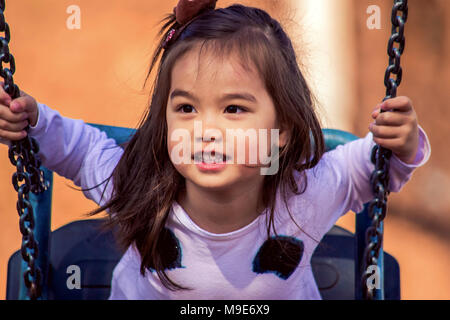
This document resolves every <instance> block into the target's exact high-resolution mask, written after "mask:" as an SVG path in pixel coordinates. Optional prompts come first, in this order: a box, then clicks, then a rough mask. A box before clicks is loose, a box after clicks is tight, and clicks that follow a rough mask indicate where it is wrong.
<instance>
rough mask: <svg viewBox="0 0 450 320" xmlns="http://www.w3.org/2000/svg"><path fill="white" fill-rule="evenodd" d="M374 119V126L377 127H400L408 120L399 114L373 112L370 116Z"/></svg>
mask: <svg viewBox="0 0 450 320" xmlns="http://www.w3.org/2000/svg"><path fill="white" fill-rule="evenodd" d="M372 118H373V119H375V124H376V125H379V126H401V125H404V124H405V123H406V122H407V121H408V119H407V118H406V117H405V114H403V113H401V112H383V113H380V112H379V111H375V112H374V113H373V114H372Z"/></svg>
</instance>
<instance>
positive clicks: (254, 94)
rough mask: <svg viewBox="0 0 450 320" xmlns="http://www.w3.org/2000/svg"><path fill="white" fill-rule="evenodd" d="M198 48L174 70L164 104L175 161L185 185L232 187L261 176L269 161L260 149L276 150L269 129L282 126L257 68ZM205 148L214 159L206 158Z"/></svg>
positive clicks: (281, 137)
mask: <svg viewBox="0 0 450 320" xmlns="http://www.w3.org/2000/svg"><path fill="white" fill-rule="evenodd" d="M199 50H200V47H199V46H197V47H195V49H192V50H190V51H189V52H187V53H186V54H184V55H183V56H182V57H181V58H179V59H178V60H177V62H176V63H175V65H174V67H173V70H172V83H171V88H170V91H169V97H168V102H167V109H166V117H167V127H168V136H167V138H168V141H167V145H168V151H169V156H170V158H171V161H172V163H173V164H174V166H175V168H176V170H177V171H178V172H179V173H180V174H181V175H182V176H184V177H185V179H186V186H187V187H188V186H189V185H191V186H192V185H195V186H197V187H200V188H208V189H215V190H233V189H230V188H238V186H239V185H242V186H245V185H246V182H247V183H248V182H250V181H254V182H255V181H259V182H261V181H262V178H263V176H262V175H261V166H264V167H269V166H270V164H267V160H262V159H264V158H263V157H262V156H261V155H259V153H260V152H263V154H264V155H265V156H269V155H270V152H271V151H272V152H274V149H273V148H274V146H273V142H272V143H271V134H272V131H271V129H278V126H277V121H276V111H275V107H274V104H273V101H272V98H271V97H270V96H269V94H268V92H267V91H266V89H265V86H264V83H263V82H262V80H261V79H260V77H259V75H258V74H257V72H256V70H255V69H253V68H252V70H255V71H252V72H249V71H247V70H245V69H244V68H243V67H242V66H241V65H240V64H239V60H237V59H236V58H231V57H230V58H226V57H224V58H223V59H220V58H217V57H215V56H214V54H212V53H209V52H208V50H206V52H205V50H203V52H202V55H201V57H200V58H199ZM211 129H212V130H211ZM238 129H240V130H238ZM260 129H263V130H262V131H260ZM227 132H228V134H229V136H228V138H227ZM263 132H265V133H266V134H262V133H263ZM249 137H253V138H256V139H254V140H250V138H249ZM285 138H286V137H285V133H284V132H279V139H277V140H272V141H275V143H276V144H277V145H278V146H283V145H284V144H285ZM272 139H274V138H273V137H272ZM231 145H232V146H231ZM256 146H257V149H255V148H256ZM278 146H277V147H278ZM261 147H263V151H261ZM229 148H232V149H229ZM271 148H272V150H271ZM213 150H214V151H215V152H214V153H212V151H213ZM202 151H204V152H203V156H205V157H204V158H202V153H201V152H202ZM205 152H206V153H212V154H213V156H214V157H215V161H212V160H211V159H206V154H205ZM222 154H223V155H224V156H223V157H222ZM252 154H253V155H252ZM194 156H195V157H198V158H196V159H198V160H196V161H195V162H194ZM255 157H256V158H255ZM223 159H225V161H227V162H228V163H224V161H223ZM201 162H204V163H201ZM214 162H215V163H216V164H214ZM220 162H222V164H220ZM196 163H199V164H196ZM205 163H206V164H205ZM217 163H218V164H217ZM238 189H239V188H238Z"/></svg>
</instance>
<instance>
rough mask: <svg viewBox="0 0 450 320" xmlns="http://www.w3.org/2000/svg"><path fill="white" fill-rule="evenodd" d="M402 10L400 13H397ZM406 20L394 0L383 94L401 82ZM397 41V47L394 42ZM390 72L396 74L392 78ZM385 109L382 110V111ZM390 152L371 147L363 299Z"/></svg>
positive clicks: (401, 0)
mask: <svg viewBox="0 0 450 320" xmlns="http://www.w3.org/2000/svg"><path fill="white" fill-rule="evenodd" d="M399 13H402V15H399ZM407 19H408V0H394V6H393V8H392V16H391V22H392V33H391V34H392V35H391V37H390V39H389V42H388V55H389V66H388V68H387V69H386V73H385V76H384V85H385V86H386V97H385V98H384V99H383V101H386V100H387V99H392V98H395V97H396V96H397V88H398V87H399V86H400V83H401V81H402V75H403V72H402V67H401V66H400V58H401V55H402V53H403V51H404V50H405V37H404V30H405V24H406V20H407ZM395 44H398V48H397V47H395V46H394V45H395ZM393 75H395V76H396V77H395V78H394V77H393ZM381 112H384V111H381ZM391 155H392V152H391V151H390V150H388V149H385V148H383V147H380V146H379V145H376V146H375V147H374V148H373V150H372V157H371V160H372V163H373V164H374V165H375V170H374V171H373V173H372V175H371V177H370V183H371V185H372V191H373V194H374V199H373V200H372V201H371V202H370V204H369V207H368V212H369V217H370V219H371V220H372V223H371V226H370V227H369V228H367V231H366V248H365V250H364V257H363V266H362V267H363V269H362V277H361V281H362V288H363V297H364V299H366V300H373V299H374V298H375V292H374V290H375V288H372V287H373V286H370V287H369V286H368V285H367V281H368V278H369V277H371V276H372V272H370V271H369V266H371V265H375V266H376V265H378V259H379V255H380V250H381V247H382V243H383V233H382V231H381V222H382V221H383V220H384V218H385V217H386V211H387V196H388V195H389V192H390V191H389V159H390V158H391Z"/></svg>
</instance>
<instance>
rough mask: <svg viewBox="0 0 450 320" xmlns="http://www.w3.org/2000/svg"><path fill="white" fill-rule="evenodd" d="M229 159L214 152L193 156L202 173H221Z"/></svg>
mask: <svg viewBox="0 0 450 320" xmlns="http://www.w3.org/2000/svg"><path fill="white" fill-rule="evenodd" d="M228 159H229V157H227V156H226V155H224V154H222V153H216V152H214V151H212V152H206V153H204V152H197V153H196V154H195V155H192V160H194V163H195V164H196V166H197V168H198V169H200V170H201V171H220V170H222V169H224V168H225V165H226V161H227V160H228Z"/></svg>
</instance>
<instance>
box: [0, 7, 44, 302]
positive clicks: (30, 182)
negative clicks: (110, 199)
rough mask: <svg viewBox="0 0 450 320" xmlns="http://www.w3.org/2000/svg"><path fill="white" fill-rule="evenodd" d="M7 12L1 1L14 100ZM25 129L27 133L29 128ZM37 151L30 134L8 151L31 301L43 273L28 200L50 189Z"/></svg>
mask: <svg viewBox="0 0 450 320" xmlns="http://www.w3.org/2000/svg"><path fill="white" fill-rule="evenodd" d="M4 12H5V0H0V32H4V33H5V36H4V37H0V76H1V77H2V78H3V79H4V81H5V86H4V89H5V91H6V92H7V93H8V94H9V95H10V96H11V98H12V99H16V98H18V97H20V90H19V87H18V86H17V85H16V84H14V80H13V75H14V73H15V71H16V65H15V61H14V57H13V56H12V54H11V53H10V52H9V42H10V40H11V34H10V30H9V26H8V24H7V23H6V21H5V16H4ZM3 63H9V68H3ZM25 130H26V131H27V132H28V130H29V125H28V126H27V127H26V129H25ZM38 152H39V145H38V143H37V142H36V140H35V139H34V138H31V137H29V136H28V135H27V137H25V138H24V139H22V140H20V141H11V145H10V147H9V151H8V155H9V159H10V160H11V163H12V164H13V165H14V166H16V167H17V172H15V173H14V174H13V176H12V184H13V186H14V189H15V190H16V191H17V193H18V201H17V212H18V213H19V217H20V222H19V225H20V232H21V233H22V235H23V237H22V247H21V254H22V258H23V260H24V261H25V262H26V263H27V269H26V271H25V272H24V274H23V277H24V281H25V286H26V287H27V288H28V296H29V297H30V299H31V300H35V299H37V298H39V296H40V295H41V288H42V284H41V280H42V274H41V270H40V269H39V267H38V266H37V265H36V263H37V257H38V244H37V242H36V240H35V239H34V212H33V207H32V205H31V202H30V199H29V192H30V191H31V192H33V193H41V192H43V191H45V190H47V188H48V182H46V181H44V173H43V172H42V171H41V170H40V169H39V167H40V166H41V161H40V160H39V157H38ZM25 169H26V171H25ZM21 181H24V183H23V184H22V185H19V182H21Z"/></svg>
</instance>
